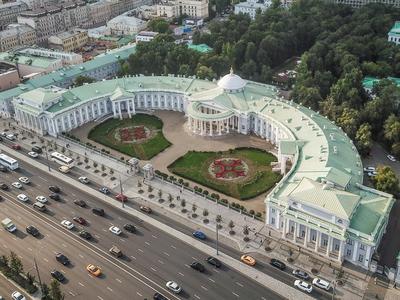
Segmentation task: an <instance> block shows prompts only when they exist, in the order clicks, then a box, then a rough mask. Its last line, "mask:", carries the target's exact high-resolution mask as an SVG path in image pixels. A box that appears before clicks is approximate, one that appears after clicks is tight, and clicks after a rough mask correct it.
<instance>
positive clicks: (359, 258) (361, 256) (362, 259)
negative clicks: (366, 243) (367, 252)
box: [358, 254, 364, 262]
mask: <svg viewBox="0 0 400 300" xmlns="http://www.w3.org/2000/svg"><path fill="white" fill-rule="evenodd" d="M358 261H359V262H363V261H364V255H362V254H360V255H359V256H358Z"/></svg>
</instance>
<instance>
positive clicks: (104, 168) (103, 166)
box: [101, 164, 106, 172]
mask: <svg viewBox="0 0 400 300" xmlns="http://www.w3.org/2000/svg"><path fill="white" fill-rule="evenodd" d="M101 170H102V171H103V172H104V171H105V170H106V167H105V165H103V164H102V165H101Z"/></svg>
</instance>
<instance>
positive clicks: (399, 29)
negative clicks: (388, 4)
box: [389, 21, 400, 35]
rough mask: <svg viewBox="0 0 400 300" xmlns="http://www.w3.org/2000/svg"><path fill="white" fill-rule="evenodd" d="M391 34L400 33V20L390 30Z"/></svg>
mask: <svg viewBox="0 0 400 300" xmlns="http://www.w3.org/2000/svg"><path fill="white" fill-rule="evenodd" d="M389 35H400V21H396V22H395V23H394V25H393V27H392V28H391V29H390V31H389Z"/></svg>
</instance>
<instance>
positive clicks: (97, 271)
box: [86, 264, 101, 277]
mask: <svg viewBox="0 0 400 300" xmlns="http://www.w3.org/2000/svg"><path fill="white" fill-rule="evenodd" d="M86 270H87V271H88V272H89V273H90V274H92V275H94V276H96V277H99V276H100V275H101V269H100V268H99V267H96V266H95V265H92V264H89V265H87V267H86Z"/></svg>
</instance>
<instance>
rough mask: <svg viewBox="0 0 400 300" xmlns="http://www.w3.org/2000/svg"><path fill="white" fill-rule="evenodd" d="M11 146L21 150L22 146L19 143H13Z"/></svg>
mask: <svg viewBox="0 0 400 300" xmlns="http://www.w3.org/2000/svg"><path fill="white" fill-rule="evenodd" d="M11 148H12V149H13V150H21V146H20V145H18V144H12V145H11Z"/></svg>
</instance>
